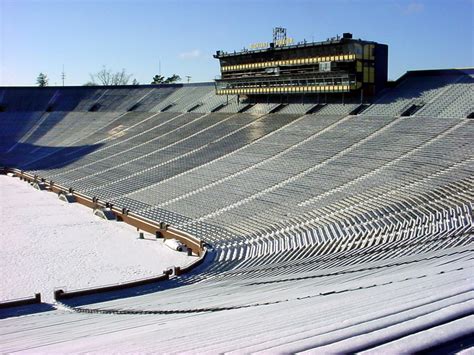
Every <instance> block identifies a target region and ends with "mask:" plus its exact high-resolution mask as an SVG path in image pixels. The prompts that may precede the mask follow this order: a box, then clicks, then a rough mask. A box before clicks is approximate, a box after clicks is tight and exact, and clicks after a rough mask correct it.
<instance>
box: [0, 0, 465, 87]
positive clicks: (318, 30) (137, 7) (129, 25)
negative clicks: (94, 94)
mask: <svg viewBox="0 0 474 355" xmlns="http://www.w3.org/2000/svg"><path fill="white" fill-rule="evenodd" d="M473 14H474V0H424V1H423V0H406V1H405V0H357V1H356V0H353V1H349V0H332V1H330V0H320V1H317V0H314V1H309V0H259V1H250V0H249V1H247V0H239V1H236V0H227V1H226V0H189V1H184V0H163V1H158V0H156V1H151V0H150V1H146V0H135V1H132V0H121V1H118V0H115V1H112V0H80V1H76V0H62V1H60V0H0V86H1V85H34V84H35V80H36V77H37V75H38V74H39V73H40V72H44V73H46V74H47V75H48V77H49V79H50V85H54V84H57V85H60V84H61V71H62V66H63V64H64V66H65V72H66V85H82V84H84V83H85V82H87V81H89V73H94V72H97V71H98V70H100V69H101V68H102V66H104V65H106V66H107V67H108V68H110V69H112V70H114V71H119V70H121V69H122V68H125V69H126V70H127V72H128V73H131V74H133V77H135V78H136V79H137V80H138V81H139V82H140V83H142V84H148V83H149V82H150V81H151V78H152V77H153V75H155V74H157V73H158V71H159V62H161V72H162V74H163V75H171V74H173V73H176V74H178V75H180V76H181V77H183V78H184V77H185V76H186V75H190V76H191V77H192V78H191V81H192V82H199V81H210V80H213V79H214V78H215V76H216V75H217V74H218V73H219V67H218V62H217V60H216V59H214V58H212V54H213V53H215V51H216V50H218V49H222V50H226V51H232V50H234V49H235V50H238V49H242V48H243V47H248V46H249V45H250V44H251V43H255V42H267V41H270V40H271V36H272V28H273V27H276V26H282V27H286V28H287V29H288V35H289V36H290V37H292V38H294V39H295V41H300V40H304V39H306V40H308V41H311V40H313V39H314V40H316V41H317V40H324V39H326V38H328V37H332V36H335V35H336V34H342V32H352V33H353V34H354V36H355V37H357V38H364V39H368V40H374V41H377V42H381V43H386V44H388V45H389V77H390V78H391V79H396V78H398V77H399V76H400V75H402V74H403V73H404V72H405V71H407V70H410V69H423V68H453V67H458V68H459V67H472V66H474V60H473V57H474V53H473V52H474V49H473V29H474V24H473V16H474V15H473Z"/></svg>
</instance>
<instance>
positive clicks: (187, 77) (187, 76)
mask: <svg viewBox="0 0 474 355" xmlns="http://www.w3.org/2000/svg"><path fill="white" fill-rule="evenodd" d="M186 80H187V81H188V84H189V81H190V80H191V76H190V75H186Z"/></svg>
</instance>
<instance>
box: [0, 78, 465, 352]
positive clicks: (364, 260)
mask: <svg viewBox="0 0 474 355" xmlns="http://www.w3.org/2000/svg"><path fill="white" fill-rule="evenodd" d="M9 90H10V89H7V88H2V89H0V97H3V99H2V101H1V102H0V105H2V107H4V108H5V110H4V112H0V138H1V141H0V149H1V152H0V153H1V155H0V166H11V167H18V168H20V169H23V170H26V171H30V172H32V173H35V174H38V175H39V176H41V177H44V178H46V179H48V180H54V181H55V182H57V183H59V184H61V185H64V186H66V187H72V188H73V189H75V190H76V191H79V192H82V193H84V194H86V195H89V196H97V197H99V198H100V199H101V200H102V201H107V202H112V203H113V204H114V205H115V206H116V207H126V208H128V209H130V210H131V211H132V212H134V213H136V214H138V215H140V216H143V217H146V218H148V219H152V220H155V221H158V222H166V223H168V224H170V225H172V226H173V227H175V228H177V229H180V230H183V231H185V232H188V233H191V234H193V235H195V236H196V237H198V238H202V239H203V240H204V241H205V242H206V243H207V245H208V256H207V262H206V263H205V264H204V265H202V266H200V268H199V269H198V270H197V271H193V272H192V273H190V274H186V275H183V276H180V277H178V278H176V279H174V280H170V281H169V283H166V284H164V285H163V286H158V287H157V288H156V289H154V290H153V292H150V293H148V294H147V292H148V291H147V292H145V291H143V290H142V291H143V292H141V291H140V292H139V291H137V292H136V293H133V294H128V293H124V294H121V295H120V294H119V295H115V296H114V297H112V298H114V299H112V300H111V299H108V298H105V297H104V298H101V297H100V296H97V297H96V298H87V299H79V300H72V301H70V302H65V303H64V304H61V305H60V306H58V308H57V309H56V310H53V311H50V312H47V313H45V314H43V315H42V317H36V318H34V316H26V317H24V319H23V321H21V320H20V319H17V318H9V319H6V320H4V321H3V323H0V324H4V325H5V327H4V328H0V329H2V330H0V343H2V344H3V345H2V346H1V347H0V349H1V350H2V351H3V352H10V351H19V350H28V349H33V350H36V351H40V350H41V351H50V350H51V351H62V350H66V349H67V350H68V351H84V350H86V351H97V352H100V351H111V350H120V351H123V350H126V349H128V348H127V347H128V346H130V349H139V350H140V351H142V352H146V351H153V350H154V349H155V350H156V349H157V348H156V346H159V349H160V351H164V352H166V351H200V352H204V351H209V352H222V351H231V350H239V351H249V352H250V351H269V352H276V351H279V352H299V351H304V350H310V349H313V348H315V347H321V351H328V352H357V351H363V350H374V351H377V352H378V351H390V350H391V349H392V350H395V351H396V350H397V349H403V351H410V349H411V350H413V351H421V350H426V349H430V348H432V347H433V346H436V344H438V343H448V340H449V341H452V340H453V339H455V338H454V335H453V336H452V337H451V338H449V339H448V338H447V335H446V334H457V335H456V336H458V338H459V339H461V338H462V337H463V336H465V334H464V333H465V332H464V333H463V332H456V330H457V329H462V328H463V327H465V326H466V324H468V321H469V320H472V315H469V312H470V311H469V310H471V311H472V291H471V288H472V276H471V275H472V274H473V273H472V271H473V270H472V269H473V265H472V260H471V261H470V258H472V248H473V244H472V233H473V227H472V226H473V219H472V218H473V217H472V216H473V207H474V206H473V205H474V203H473V201H474V174H473V173H474V159H473V157H474V145H473V144H472V139H473V137H474V125H473V124H472V120H470V119H468V118H466V117H467V115H468V114H470V113H471V112H472V111H473V109H474V105H473V102H472V100H473V90H474V83H473V81H472V74H469V75H465V74H463V72H461V71H452V72H449V71H448V72H442V73H437V72H434V71H433V72H422V73H420V74H419V75H417V73H416V72H411V73H409V74H407V75H406V76H404V77H403V78H402V79H401V80H400V81H399V83H398V85H397V86H395V87H394V88H392V89H387V90H386V91H385V92H384V93H383V94H382V96H381V97H379V98H377V99H376V100H375V102H374V103H373V104H372V105H370V106H369V107H368V108H367V109H366V110H364V111H363V112H362V113H361V114H359V115H350V113H351V112H353V111H354V110H355V109H356V108H357V107H359V104H358V103H325V104H324V105H323V104H321V105H320V106H319V107H317V108H318V109H317V110H315V111H314V113H309V114H308V113H307V112H308V111H309V112H311V111H310V109H311V108H313V107H315V105H316V104H317V103H312V104H311V103H303V102H298V103H296V102H295V103H284V104H283V105H280V104H278V103H255V102H246V101H245V100H244V99H240V100H239V101H237V98H236V97H233V96H232V97H229V98H227V97H225V96H219V97H217V96H215V95H214V94H213V90H214V86H213V84H197V85H191V84H190V85H172V86H160V87H137V88H131V87H130V88H119V89H116V88H105V89H104V88H88V89H80V90H79V89H77V90H78V91H77V92H76V93H74V92H73V91H72V89H71V91H67V90H69V89H67V90H65V91H64V93H63V92H62V91H61V90H60V89H58V88H56V89H45V90H46V91H43V92H42V91H41V90H42V89H29V90H31V92H33V91H35V92H40V94H41V95H38V96H35V95H31V94H30V92H29V91H28V90H27V89H22V90H23V91H21V90H17V89H12V91H9ZM48 90H49V91H48ZM87 90H89V91H87ZM114 90H116V91H114ZM54 95H56V96H55V97H56V98H54V99H53V96H54ZM58 95H59V96H58ZM36 97H38V101H37V102H36V101H35V100H36V99H32V98H36ZM57 97H59V98H57ZM61 97H67V100H68V102H67V105H64V106H63V107H68V108H69V107H73V108H71V109H68V110H64V111H61V110H57V109H55V110H52V111H51V110H50V111H51V112H48V111H47V108H48V105H50V102H52V101H54V102H55V104H54V105H53V106H54V107H61ZM29 101H35V102H29ZM413 104H420V106H421V108H420V109H419V110H418V111H417V112H416V113H415V114H414V115H411V116H405V115H402V113H403V112H404V111H405V110H407V108H408V107H410V105H413ZM94 105H95V108H96V109H94V110H92V112H90V108H91V107H94ZM13 108H14V109H13ZM239 111H242V112H240V113H239ZM271 112H275V113H271ZM137 294H140V295H139V296H137ZM132 295H133V296H135V297H129V296H132ZM469 299H470V300H471V301H469ZM317 305H320V307H318V306H317ZM117 313H121V315H120V316H118V315H117ZM471 313H472V312H471ZM190 314H192V317H188V316H189V315H190ZM120 317H122V318H120ZM328 320H330V322H328ZM58 324H69V325H68V326H67V328H68V330H70V331H69V332H65V331H61V332H58ZM229 324H230V325H231V326H225V325H229ZM131 328H133V329H134V331H133V332H132V333H130V334H123V329H131ZM230 328H232V330H229V329H230ZM31 329H33V330H31ZM98 329H105V330H106V331H104V333H102V331H97V330H98ZM178 331H179V332H180V333H181V334H187V335H188V337H193V338H194V339H198V341H196V343H194V342H190V341H184V342H183V341H181V339H180V338H179V337H173V336H167V335H166V334H168V333H169V334H176V332H178ZM76 333H77V334H85V336H92V335H94V336H95V337H96V339H97V341H96V342H93V343H92V344H90V343H89V344H86V343H85V342H84V341H82V342H81V341H79V340H77V339H76V338H75V337H74V336H73V334H76ZM105 333H107V334H108V336H110V334H113V335H112V336H111V337H110V338H107V337H106V335H105ZM125 333H126V332H125ZM11 334H15V336H13V335H11ZM29 334H34V335H35V336H34V337H32V336H27V335H29ZM53 334H54V335H55V336H57V337H59V338H58V339H56V340H57V344H56V345H55V344H50V343H48V339H51V336H52V335H53ZM22 335H24V336H25V337H26V338H27V341H26V342H25V341H19V340H17V339H21V338H22ZM124 335H125V336H124ZM414 335H415V336H418V338H416V339H418V340H422V341H418V342H417V341H413V336H414ZM433 335H435V336H433ZM81 336H82V335H81ZM443 336H444V338H443ZM23 338H24V337H23ZM158 339H161V340H162V341H161V342H160V343H159V344H158V343H157V342H158ZM189 339H190V338H187V340H189ZM446 339H447V340H446ZM445 340H446V341H445ZM423 342H424V343H423ZM437 342H438V343H437ZM58 344H59V345H58ZM131 344H140V346H139V347H135V348H134V347H133V346H132V345H131ZM420 344H424V345H420Z"/></svg>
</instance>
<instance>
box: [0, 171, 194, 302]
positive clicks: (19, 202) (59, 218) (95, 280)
mask: <svg viewBox="0 0 474 355" xmlns="http://www.w3.org/2000/svg"><path fill="white" fill-rule="evenodd" d="M0 226H1V227H0V275H1V276H0V277H1V286H0V300H10V299H15V298H20V297H31V296H32V295H33V294H34V293H35V292H41V295H42V297H43V300H44V301H51V300H52V295H53V291H54V289H55V288H58V287H61V288H63V289H64V288H65V289H69V290H72V289H77V288H85V287H91V286H100V285H106V284H112V283H118V282H123V281H130V280H136V279H140V278H144V277H150V276H153V275H158V274H161V273H162V271H163V270H164V269H165V268H166V267H168V266H173V265H176V266H178V265H180V266H183V265H187V264H189V263H190V262H192V261H194V260H195V258H196V257H189V256H187V255H186V253H184V252H181V253H180V252H176V251H172V250H171V249H169V248H168V247H166V246H164V245H163V242H162V241H159V240H156V239H155V238H154V237H153V236H152V235H147V234H145V238H146V239H145V240H140V239H139V238H138V232H137V231H136V228H134V227H132V226H129V225H127V224H125V223H120V222H111V221H105V220H101V219H100V218H98V217H96V216H94V215H93V214H92V210H91V209H89V208H86V207H84V206H82V205H79V204H77V203H73V204H67V203H66V202H63V201H60V200H59V199H58V198H57V196H56V195H55V194H53V193H49V192H45V191H38V190H35V189H34V188H33V187H31V186H30V185H29V184H27V183H25V182H24V181H20V180H19V179H18V178H12V177H8V176H5V175H0Z"/></svg>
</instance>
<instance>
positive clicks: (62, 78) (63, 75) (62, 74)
mask: <svg viewBox="0 0 474 355" xmlns="http://www.w3.org/2000/svg"><path fill="white" fill-rule="evenodd" d="M65 78H66V74H65V73H64V64H63V71H62V73H61V80H62V81H63V86H64V79H65Z"/></svg>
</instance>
